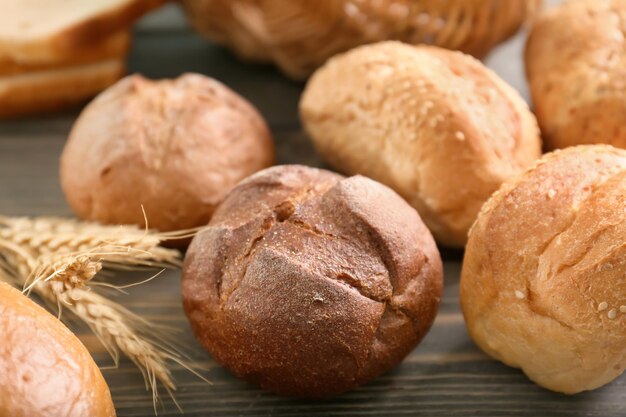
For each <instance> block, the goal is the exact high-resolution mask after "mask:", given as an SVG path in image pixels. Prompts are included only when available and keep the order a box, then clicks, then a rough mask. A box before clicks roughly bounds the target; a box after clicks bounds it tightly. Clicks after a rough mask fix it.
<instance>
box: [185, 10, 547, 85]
mask: <svg viewBox="0 0 626 417" xmlns="http://www.w3.org/2000/svg"><path fill="white" fill-rule="evenodd" d="M182 1H183V4H184V6H185V9H186V10H187V15H188V16H189V19H190V20H191V22H192V24H193V26H194V27H195V28H196V29H197V30H198V31H200V32H201V33H203V34H204V35H206V36H207V37H209V38H210V39H213V40H215V41H217V42H219V43H222V44H225V45H227V46H229V47H230V48H232V49H234V50H235V52H236V53H237V54H238V55H240V56H241V57H242V58H244V59H248V60H253V61H261V62H274V63H276V64H277V65H278V66H279V67H280V68H281V69H282V70H283V71H284V72H285V73H286V74H288V75H289V76H291V77H293V78H297V79H302V78H305V77H306V76H308V75H309V74H310V73H311V72H313V71H314V70H315V69H316V68H317V67H319V66H320V65H321V64H323V63H324V61H326V59H328V58H329V57H331V56H332V55H334V54H336V53H338V52H342V51H345V50H348V49H350V48H353V47H355V46H357V45H361V44H364V43H371V42H377V41H380V40H385V39H397V40H401V41H404V42H409V43H429V44H433V45H439V46H442V47H445V48H450V49H458V50H461V51H464V52H467V53H470V54H472V55H475V56H478V57H481V56H483V55H485V54H486V53H487V52H488V51H489V50H490V49H491V48H492V47H493V46H495V45H496V44H498V43H500V42H502V41H504V40H505V39H507V38H508V37H509V36H511V35H512V34H514V33H515V32H516V31H517V30H518V29H519V27H520V26H521V25H522V24H523V23H524V21H525V20H526V19H527V18H528V17H529V16H530V15H531V14H532V13H533V11H534V10H535V9H536V8H537V7H538V6H539V4H540V3H541V1H542V0H182Z"/></svg>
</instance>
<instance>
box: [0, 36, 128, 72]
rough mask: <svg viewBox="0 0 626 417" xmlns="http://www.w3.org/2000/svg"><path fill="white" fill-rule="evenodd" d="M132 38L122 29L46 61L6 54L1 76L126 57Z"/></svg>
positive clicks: (1, 59)
mask: <svg viewBox="0 0 626 417" xmlns="http://www.w3.org/2000/svg"><path fill="white" fill-rule="evenodd" d="M130 38H131V34H130V31H128V30H122V31H120V32H118V33H115V34H114V35H111V36H109V37H107V38H106V39H104V40H102V41H100V42H98V43H96V44H93V45H89V46H88V47H86V48H83V49H80V50H76V51H72V52H71V53H68V54H67V55H65V56H63V55H60V56H56V57H54V59H52V60H48V61H44V62H34V63H29V62H18V61H15V60H14V59H12V58H10V57H8V56H4V57H1V58H0V76H9V75H16V74H23V73H28V72H35V71H45V70H51V69H59V70H62V69H67V68H69V67H75V66H78V65H86V64H92V63H95V62H101V61H106V60H109V59H114V58H118V59H125V58H126V55H127V54H128V49H129V48H130Z"/></svg>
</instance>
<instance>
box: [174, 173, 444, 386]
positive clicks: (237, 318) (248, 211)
mask: <svg viewBox="0 0 626 417" xmlns="http://www.w3.org/2000/svg"><path fill="white" fill-rule="evenodd" d="M442 279H443V278H442V265H441V259H440V257H439V252H438V251H437V247H436V246H435V243H434V240H433V238H432V236H431V234H430V233H429V232H428V229H426V227H425V226H424V224H423V223H422V221H421V220H420V217H419V215H418V214H417V212H416V211H415V210H414V209H413V208H411V207H410V206H409V205H408V204H406V203H405V202H404V201H403V200H402V199H401V198H400V197H399V196H398V195H397V194H396V193H394V192H393V191H391V190H390V189H388V188H387V187H385V186H383V185H382V184H379V183H377V182H375V181H372V180H370V179H367V178H364V177H360V176H357V177H351V178H343V177H341V176H339V175H337V174H334V173H331V172H328V171H323V170H318V169H314V168H307V167H303V166H295V165H294V166H278V167H274V168H270V169H267V170H264V171H262V172H259V173H257V174H255V175H253V176H251V177H249V178H248V179H246V180H244V181H243V182H241V183H240V184H239V185H238V186H237V187H236V188H235V189H234V190H233V191H232V192H231V193H230V194H229V195H228V197H227V198H226V200H225V201H224V203H222V204H221V205H220V207H219V208H218V209H217V211H216V212H215V215H214V217H213V219H212V220H211V223H210V227H209V228H208V229H207V230H205V231H203V232H201V233H200V234H198V235H197V236H196V237H195V238H194V240H193V242H192V243H191V246H190V247H189V251H188V253H187V257H186V259H185V267H184V272H183V298H184V306H185V312H186V314H187V317H188V318H189V320H190V322H191V325H192V328H193V331H194V333H195V335H196V337H197V338H198V339H199V341H200V342H201V343H202V345H203V346H204V347H205V348H206V349H207V350H208V351H209V352H210V353H211V354H212V355H213V357H214V358H215V359H216V360H217V361H218V362H219V363H221V364H223V365H225V366H226V367H228V368H229V369H230V370H232V371H233V372H234V373H235V374H236V375H237V376H239V377H241V378H243V379H246V380H248V381H250V382H253V383H257V384H259V385H261V387H263V388H265V389H268V390H271V391H274V392H276V393H279V394H282V395H289V396H298V397H325V396H329V395H334V394H338V393H341V392H344V391H347V390H349V389H352V388H354V387H356V386H358V385H361V384H364V383H365V382H367V381H369V380H370V379H372V378H374V377H375V376H377V375H379V374H381V373H383V372H386V371H388V370H389V369H391V368H392V367H394V366H396V365H397V364H398V363H399V362H400V361H402V359H403V358H404V357H405V356H406V355H407V354H408V353H409V352H410V351H411V350H412V349H413V348H414V347H415V346H416V345H417V344H418V342H419V341H420V340H421V339H422V337H423V336H424V335H425V334H426V332H427V331H428V329H429V328H430V326H431V324H432V322H433V320H434V318H435V314H436V311H437V307H438V305H439V299H440V295H441V287H442Z"/></svg>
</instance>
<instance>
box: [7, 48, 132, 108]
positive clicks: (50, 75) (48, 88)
mask: <svg viewBox="0 0 626 417" xmlns="http://www.w3.org/2000/svg"><path fill="white" fill-rule="evenodd" d="M125 61H126V60H125V59H124V58H122V59H109V60H106V61H102V62H95V63H91V64H86V65H77V66H74V67H68V68H60V69H49V70H42V71H35V72H28V73H21V74H15V75H11V76H7V77H0V119H9V118H17V117H24V116H29V115H33V114H37V113H44V112H52V111H58V110H62V109H65V108H68V107H71V106H75V105H77V104H79V103H82V102H84V101H85V100H87V99H89V98H91V97H93V96H94V95H96V94H97V93H99V92H100V91H102V90H104V89H105V88H107V87H108V86H110V85H111V84H113V83H115V82H116V81H117V80H119V79H120V78H121V77H122V76H123V75H124V73H125V72H126V62H125Z"/></svg>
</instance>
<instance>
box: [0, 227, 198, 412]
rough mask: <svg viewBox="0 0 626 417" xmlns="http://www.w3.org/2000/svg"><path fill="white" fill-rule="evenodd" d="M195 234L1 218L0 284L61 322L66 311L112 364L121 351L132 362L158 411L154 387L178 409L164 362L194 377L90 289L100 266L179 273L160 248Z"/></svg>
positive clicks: (174, 255) (144, 327)
mask: <svg viewBox="0 0 626 417" xmlns="http://www.w3.org/2000/svg"><path fill="white" fill-rule="evenodd" d="M195 232H196V231H195V230H189V231H182V232H173V233H152V232H150V231H149V230H147V229H140V228H138V227H134V226H103V225H99V224H96V223H88V222H79V221H76V220H71V219H61V218H53V217H40V218H25V217H20V218H14V217H6V216H0V280H4V281H7V282H10V283H12V284H13V285H16V286H22V287H25V291H27V292H30V291H33V292H35V293H36V294H37V295H39V296H40V297H41V298H42V299H43V300H44V301H45V302H46V303H47V304H49V305H51V306H52V307H56V308H57V310H58V312H59V317H61V312H62V311H66V310H67V311H69V312H70V313H72V314H73V315H75V316H76V317H78V318H79V319H81V320H82V321H84V322H85V323H86V324H87V325H88V326H89V327H90V329H91V330H92V331H93V333H94V334H95V335H96V336H97V337H98V338H99V339H100V341H101V342H102V344H103V346H104V347H105V348H106V350H107V351H108V352H109V353H110V355H111V357H112V358H113V361H114V363H115V364H116V366H117V364H118V363H119V358H120V352H121V353H122V354H124V355H125V356H127V357H128V358H129V359H130V360H132V361H133V362H134V363H135V364H136V365H137V367H138V368H139V369H140V370H141V372H142V374H143V376H144V379H145V381H146V389H149V390H151V391H152V394H153V402H154V406H155V413H156V404H157V401H158V387H157V385H158V384H157V381H158V382H160V383H161V384H162V385H163V386H164V387H165V389H166V390H167V392H168V393H169V394H170V395H171V396H172V399H173V400H174V402H175V403H176V400H175V398H174V396H173V395H172V391H174V390H175V389H176V385H175V383H174V381H173V379H172V375H171V372H170V370H169V369H168V367H167V363H168V361H174V362H176V363H178V364H180V365H182V366H183V367H185V368H187V369H188V370H190V371H191V372H194V373H195V374H196V375H198V374H197V373H196V372H195V371H194V370H193V369H192V368H191V367H190V366H189V365H188V364H187V363H186V361H185V360H184V357H183V356H182V355H181V354H180V353H178V350H177V349H176V348H175V346H173V345H172V344H170V343H167V342H166V338H165V337H164V335H162V334H160V333H159V332H158V331H155V329H157V327H156V326H154V325H153V324H151V323H148V322H147V321H145V320H143V319H142V318H140V317H139V316H137V315H135V314H134V313H132V312H131V311H129V310H127V309H126V308H124V307H122V306H121V305H119V304H117V303H115V302H113V301H111V300H109V299H107V298H105V297H104V296H102V295H100V294H98V293H96V292H95V291H93V290H92V289H91V288H90V287H89V286H88V285H89V284H90V283H92V281H93V279H94V277H95V276H96V275H97V274H98V272H100V270H101V269H102V267H103V266H105V267H108V268H114V269H136V268H137V267H140V268H141V267H179V266H180V265H181V260H180V253H179V252H178V251H176V250H173V249H167V248H163V247H161V246H159V244H160V243H161V242H162V241H164V240H168V239H176V238H186V237H189V236H191V235H193V234H194V233H195ZM198 376H199V377H200V378H202V377H201V376H200V375H198ZM202 379H204V378H202ZM205 381H206V380H205ZM207 382H208V381H207ZM176 405H177V406H178V404H177V403H176Z"/></svg>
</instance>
